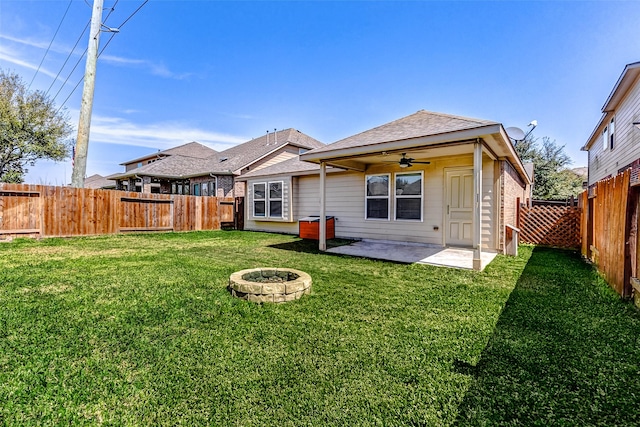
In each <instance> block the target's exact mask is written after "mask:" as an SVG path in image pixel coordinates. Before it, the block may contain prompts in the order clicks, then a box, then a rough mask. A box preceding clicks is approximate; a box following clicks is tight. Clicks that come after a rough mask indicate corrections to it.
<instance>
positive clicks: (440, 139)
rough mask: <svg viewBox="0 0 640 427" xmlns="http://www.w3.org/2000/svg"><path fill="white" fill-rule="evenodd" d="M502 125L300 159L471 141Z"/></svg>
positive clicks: (309, 154)
mask: <svg viewBox="0 0 640 427" xmlns="http://www.w3.org/2000/svg"><path fill="white" fill-rule="evenodd" d="M501 127H502V125H500V124H499V123H496V124H494V125H487V126H480V127H474V128H471V129H464V130H460V131H455V132H447V133H441V134H435V135H428V136H421V137H416V138H410V139H401V140H395V141H384V142H378V143H375V144H369V145H362V146H358V147H348V148H338V149H335V150H323V151H320V152H316V150H311V151H308V152H306V153H302V154H300V160H304V161H307V162H312V163H320V162H321V161H327V160H329V159H333V160H337V159H345V158H348V157H351V156H354V157H357V156H359V155H365V154H374V153H377V152H379V151H387V152H389V151H393V150H399V151H402V150H404V149H410V148H416V147H423V146H425V145H427V146H436V145H446V144H447V143H455V142H459V141H471V140H475V139H476V138H478V137H481V136H482V135H486V134H492V133H497V132H499V129H500V128H501Z"/></svg>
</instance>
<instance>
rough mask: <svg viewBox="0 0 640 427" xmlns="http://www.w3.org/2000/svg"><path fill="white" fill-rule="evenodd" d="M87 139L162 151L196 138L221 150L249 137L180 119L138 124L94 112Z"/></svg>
mask: <svg viewBox="0 0 640 427" xmlns="http://www.w3.org/2000/svg"><path fill="white" fill-rule="evenodd" d="M90 140H91V141H92V142H100V143H105V144H121V145H130V146H138V147H149V148H156V149H161V150H164V149H167V148H171V147H175V146H177V145H181V144H185V143H187V142H191V141H197V142H200V143H201V144H204V145H207V146H209V147H211V148H213V149H215V150H218V151H222V150H226V149H227V148H229V147H230V146H233V145H236V144H240V143H243V142H245V141H248V140H249V138H244V137H239V136H234V135H227V134H223V133H218V132H212V131H208V130H203V129H199V128H195V127H192V126H189V124H187V123H183V122H160V123H150V124H138V123H133V122H130V121H128V120H125V119H122V118H118V117H104V116H96V115H94V116H93V118H92V121H91V136H90Z"/></svg>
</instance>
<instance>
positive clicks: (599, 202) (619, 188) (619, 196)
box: [580, 170, 638, 297]
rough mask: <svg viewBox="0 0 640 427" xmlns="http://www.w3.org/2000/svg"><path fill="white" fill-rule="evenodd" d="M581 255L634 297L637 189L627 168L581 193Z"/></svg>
mask: <svg viewBox="0 0 640 427" xmlns="http://www.w3.org/2000/svg"><path fill="white" fill-rule="evenodd" d="M580 204H581V205H582V206H583V207H584V209H583V214H582V220H581V222H582V225H583V227H582V255H583V256H585V257H587V258H589V259H590V260H591V261H593V263H594V264H596V266H597V267H598V270H599V271H600V273H601V274H602V275H603V276H604V278H605V280H606V281H607V283H609V285H610V286H611V287H612V288H613V289H615V290H616V292H618V293H619V294H620V295H621V296H624V297H628V296H631V289H632V286H631V277H637V265H638V251H637V248H638V233H637V230H638V188H637V187H631V186H630V172H629V171H628V170H627V171H625V172H624V173H622V174H619V175H616V176H615V177H613V178H610V179H606V180H602V181H599V182H597V183H596V184H595V186H594V187H592V188H591V189H590V191H589V193H587V192H586V191H585V192H584V193H582V194H581V199H580Z"/></svg>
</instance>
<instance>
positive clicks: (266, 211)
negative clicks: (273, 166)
mask: <svg viewBox="0 0 640 427" xmlns="http://www.w3.org/2000/svg"><path fill="white" fill-rule="evenodd" d="M258 185H262V186H264V197H261V198H256V186H258ZM268 188H269V187H268V185H267V182H266V181H263V182H254V183H252V184H251V192H252V197H253V198H252V200H251V209H252V210H253V217H254V218H265V219H266V218H268V217H269V212H268V204H267V198H268V197H267V196H268V193H267V190H268ZM256 202H263V203H264V214H262V215H256Z"/></svg>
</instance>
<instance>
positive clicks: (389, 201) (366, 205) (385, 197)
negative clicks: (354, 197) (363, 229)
mask: <svg viewBox="0 0 640 427" xmlns="http://www.w3.org/2000/svg"><path fill="white" fill-rule="evenodd" d="M391 175H392V174H391V173H374V174H367V175H365V177H364V219H365V220H366V221H391ZM376 176H386V177H387V195H386V196H369V194H368V186H369V178H372V177H376ZM383 199H386V200H387V217H386V218H369V216H368V212H369V209H368V206H369V200H383Z"/></svg>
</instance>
